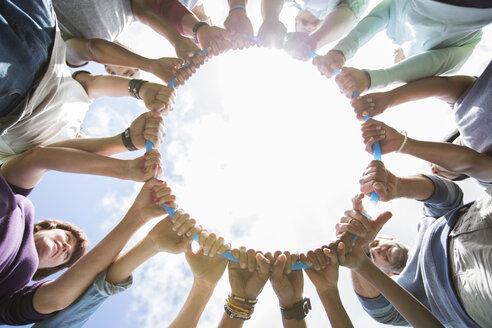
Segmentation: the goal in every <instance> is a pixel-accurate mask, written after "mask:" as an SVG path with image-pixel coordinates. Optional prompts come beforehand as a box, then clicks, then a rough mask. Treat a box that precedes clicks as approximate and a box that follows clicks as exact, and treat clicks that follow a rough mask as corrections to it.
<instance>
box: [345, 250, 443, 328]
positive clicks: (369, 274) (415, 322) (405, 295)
mask: <svg viewBox="0 0 492 328" xmlns="http://www.w3.org/2000/svg"><path fill="white" fill-rule="evenodd" d="M338 259H339V261H340V264H341V265H343V266H346V267H348V268H350V269H352V270H354V271H356V272H357V273H359V274H360V275H361V276H362V277H364V279H366V280H367V281H368V282H369V283H371V284H372V285H373V286H374V287H375V288H377V289H378V290H379V291H380V292H381V294H383V295H384V297H385V298H386V299H387V300H388V301H390V302H391V304H392V305H393V306H394V307H395V308H396V310H398V312H399V313H400V314H401V315H402V316H403V317H404V318H405V319H406V320H407V321H408V322H409V323H410V324H411V325H412V326H413V327H425V328H428V327H444V326H443V325H442V324H441V323H440V322H439V320H437V318H436V317H435V316H434V315H433V314H432V313H431V312H430V311H429V309H427V308H426V307H425V306H424V305H423V304H422V303H420V302H419V301H418V300H417V299H416V298H415V297H414V296H413V295H412V294H410V293H409V292H408V291H407V290H405V289H404V288H403V287H401V286H400V285H399V284H398V283H397V282H396V281H394V280H393V279H391V278H390V277H389V276H388V275H386V274H385V273H384V272H383V271H381V270H380V269H379V268H378V267H377V266H376V265H375V264H374V263H372V261H371V260H370V259H369V258H368V257H367V256H366V255H365V254H364V252H363V251H362V248H360V247H359V246H355V247H354V248H352V251H351V252H350V253H349V254H346V253H345V247H344V244H343V243H340V244H339V245H338Z"/></svg>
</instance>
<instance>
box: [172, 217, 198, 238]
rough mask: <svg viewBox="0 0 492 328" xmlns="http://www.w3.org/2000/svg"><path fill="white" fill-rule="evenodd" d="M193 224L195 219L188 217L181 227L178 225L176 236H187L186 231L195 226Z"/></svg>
mask: <svg viewBox="0 0 492 328" xmlns="http://www.w3.org/2000/svg"><path fill="white" fill-rule="evenodd" d="M195 224H196V220H195V219H189V220H188V221H186V222H185V223H184V224H183V225H182V226H181V227H179V229H178V230H177V231H176V233H177V234H178V236H184V235H186V236H187V237H189V236H188V234H187V232H189V231H191V230H192V229H193V228H194V227H195Z"/></svg>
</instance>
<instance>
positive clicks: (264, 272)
mask: <svg viewBox="0 0 492 328" xmlns="http://www.w3.org/2000/svg"><path fill="white" fill-rule="evenodd" d="M270 255H271V254H270ZM256 262H257V263H258V275H259V276H260V277H261V279H262V280H263V281H266V280H267V279H268V277H269V276H270V267H271V264H272V262H271V261H270V260H268V259H267V258H266V257H265V256H263V255H262V254H261V253H257V254H256Z"/></svg>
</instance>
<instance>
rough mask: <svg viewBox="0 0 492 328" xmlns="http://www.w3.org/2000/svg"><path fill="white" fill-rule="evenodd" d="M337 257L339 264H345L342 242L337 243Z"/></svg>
mask: <svg viewBox="0 0 492 328" xmlns="http://www.w3.org/2000/svg"><path fill="white" fill-rule="evenodd" d="M337 257H338V263H340V265H343V266H345V265H346V264H347V261H346V258H345V244H344V243H339V244H338V248H337Z"/></svg>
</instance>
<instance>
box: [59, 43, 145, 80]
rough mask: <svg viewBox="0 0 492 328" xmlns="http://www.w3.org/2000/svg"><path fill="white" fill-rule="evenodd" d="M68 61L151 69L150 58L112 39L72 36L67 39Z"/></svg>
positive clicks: (70, 62)
mask: <svg viewBox="0 0 492 328" xmlns="http://www.w3.org/2000/svg"><path fill="white" fill-rule="evenodd" d="M65 43H66V45H67V63H68V64H69V65H73V66H80V65H82V64H84V63H85V62H88V61H95V62H97V63H100V64H108V65H118V66H126V67H135V68H140V69H142V70H144V71H147V72H148V71H149V69H148V66H149V61H150V60H149V59H148V58H146V57H143V56H140V55H137V54H136V53H133V52H131V51H130V50H128V49H126V48H124V47H122V46H120V45H118V44H116V43H114V42H110V41H106V40H102V39H82V38H72V39H69V40H67V41H66V42H65Z"/></svg>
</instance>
